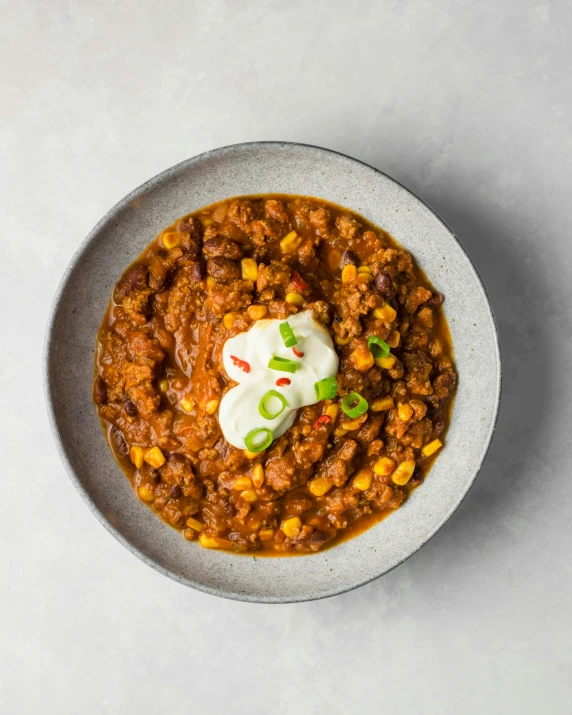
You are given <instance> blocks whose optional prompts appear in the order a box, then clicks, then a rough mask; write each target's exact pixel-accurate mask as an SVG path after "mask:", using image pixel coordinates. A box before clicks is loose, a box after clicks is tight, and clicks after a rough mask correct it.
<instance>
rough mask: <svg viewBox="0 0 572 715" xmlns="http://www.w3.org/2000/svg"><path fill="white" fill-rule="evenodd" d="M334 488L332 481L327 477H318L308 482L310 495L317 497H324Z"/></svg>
mask: <svg viewBox="0 0 572 715" xmlns="http://www.w3.org/2000/svg"><path fill="white" fill-rule="evenodd" d="M331 488H332V481H331V480H330V479H326V477H316V478H315V479H312V480H310V481H309V482H308V489H309V490H310V494H313V495H314V496H315V497H323V496H324V494H325V493H326V492H328V491H329V490H330V489H331Z"/></svg>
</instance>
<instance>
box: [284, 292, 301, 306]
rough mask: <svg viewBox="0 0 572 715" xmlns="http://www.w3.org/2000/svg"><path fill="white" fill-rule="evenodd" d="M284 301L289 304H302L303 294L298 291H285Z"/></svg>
mask: <svg viewBox="0 0 572 715" xmlns="http://www.w3.org/2000/svg"><path fill="white" fill-rule="evenodd" d="M285 301H286V302H287V303H289V304H290V305H298V306H300V305H304V296H302V295H300V293H286V298H285Z"/></svg>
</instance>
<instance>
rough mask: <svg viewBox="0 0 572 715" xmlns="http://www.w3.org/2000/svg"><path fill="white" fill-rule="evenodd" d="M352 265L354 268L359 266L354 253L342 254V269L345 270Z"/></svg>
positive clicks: (345, 252)
mask: <svg viewBox="0 0 572 715" xmlns="http://www.w3.org/2000/svg"><path fill="white" fill-rule="evenodd" d="M350 263H351V264H353V265H354V266H357V264H358V263H359V259H358V257H357V256H356V254H355V253H354V252H353V251H349V250H348V251H344V252H343V253H342V257H341V258H340V267H341V268H343V267H344V266H347V265H349V264H350Z"/></svg>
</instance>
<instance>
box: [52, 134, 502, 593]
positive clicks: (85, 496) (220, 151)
mask: <svg viewBox="0 0 572 715" xmlns="http://www.w3.org/2000/svg"><path fill="white" fill-rule="evenodd" d="M270 146H273V147H276V148H279V149H280V148H286V147H301V148H304V149H312V150H317V151H318V152H324V153H326V154H333V155H336V156H339V157H342V158H344V159H347V160H349V161H351V162H356V163H358V164H361V165H362V166H364V167H366V168H368V169H371V170H372V171H374V172H375V173H377V174H379V175H380V176H383V177H384V178H385V179H387V180H388V181H390V182H392V183H393V184H396V185H397V186H398V187H400V188H401V189H402V190H403V191H406V192H407V193H408V194H409V195H410V196H412V197H414V198H415V199H417V201H419V202H420V203H421V204H422V205H423V206H424V207H426V208H427V209H428V210H429V211H430V212H431V213H432V214H433V216H434V218H435V219H436V220H437V221H438V222H439V223H440V224H441V225H442V226H443V227H444V228H445V230H446V231H447V232H448V233H449V235H450V236H451V237H452V238H453V240H454V241H455V242H456V243H457V245H458V247H459V248H460V250H461V252H462V253H463V254H464V257H465V259H466V261H467V263H468V265H469V267H470V269H471V271H472V273H473V275H474V277H475V279H476V281H477V284H478V285H479V287H480V289H481V291H482V293H483V295H484V297H485V302H486V306H487V308H488V311H489V317H490V319H491V325H492V329H493V334H494V343H495V352H496V355H495V358H496V359H495V362H496V364H497V366H498V379H497V385H496V387H497V390H496V392H497V399H496V402H495V405H494V412H493V415H492V419H491V424H490V428H489V431H488V433H487V436H486V439H485V441H484V443H483V448H482V450H481V454H480V457H479V460H478V462H477V465H476V468H475V470H474V472H473V474H472V478H471V480H470V481H469V482H468V483H467V485H466V486H465V488H464V490H463V492H462V493H460V494H459V495H458V497H457V499H456V501H455V503H453V504H452V506H451V508H450V509H449V511H448V512H447V513H446V514H445V515H444V517H443V518H442V519H441V520H440V521H439V522H438V523H437V524H436V525H435V526H434V527H433V528H432V529H431V530H430V531H429V532H428V533H427V534H426V535H425V536H424V538H423V540H422V541H421V543H420V544H419V545H418V546H417V547H416V548H415V549H414V550H413V551H411V553H409V554H408V555H407V556H405V557H404V558H402V559H401V560H400V561H398V562H397V563H396V564H394V565H393V566H392V567H391V568H389V569H386V570H385V571H382V572H381V573H379V574H376V575H374V576H371V577H368V578H366V579H364V580H363V581H360V582H359V583H355V584H352V585H351V586H348V587H347V588H341V589H340V588H334V589H331V590H330V591H326V592H323V593H321V594H320V595H317V596H303V597H300V598H290V597H287V598H281V597H276V596H272V597H265V596H250V595H245V594H241V593H238V592H233V591H228V590H224V589H222V588H212V587H210V586H205V585H203V584H201V583H198V582H196V581H193V580H191V579H189V578H187V577H185V576H181V575H180V574H178V573H176V572H175V571H172V570H171V569H169V568H167V567H165V566H162V565H161V564H159V563H158V562H156V561H155V560H154V559H152V558H151V557H150V556H148V555H147V554H145V553H144V552H142V551H141V550H140V549H138V548H137V547H136V546H134V545H133V544H132V543H131V542H130V541H129V540H128V539H127V537H125V536H123V534H121V532H120V531H119V530H118V529H117V528H116V527H115V526H114V525H113V524H112V523H111V522H110V521H109V520H108V519H107V517H106V516H105V515H104V514H103V513H102V512H101V511H100V510H99V508H98V507H97V506H96V504H95V503H94V502H93V500H92V498H91V497H90V495H89V493H88V491H87V490H86V489H85V488H84V486H83V484H82V483H81V481H80V479H79V477H78V476H77V474H76V473H75V470H74V468H73V466H72V464H71V462H70V460H69V458H68V455H67V453H66V450H65V448H64V444H63V440H62V438H61V436H60V430H59V428H58V424H57V418H56V413H55V409H54V400H53V396H52V391H53V387H52V383H51V378H50V374H51V362H52V353H53V351H52V346H53V329H54V324H55V320H56V316H57V314H58V311H59V308H60V304H61V302H62V299H63V297H64V294H65V291H66V288H67V286H68V283H69V280H70V278H71V276H72V274H73V272H74V270H75V268H76V266H77V264H78V263H79V261H80V259H81V257H82V256H83V254H84V253H85V251H86V250H87V248H88V247H89V245H90V244H91V243H92V241H93V240H94V239H95V238H96V237H97V235H98V233H99V232H100V230H101V229H102V228H103V227H104V226H105V225H106V224H107V223H108V222H109V221H110V220H111V219H112V218H113V217H114V216H115V215H116V214H117V213H118V212H120V211H121V210H122V209H124V208H125V207H126V206H128V205H129V204H130V203H131V202H132V201H133V200H134V199H137V198H139V197H140V196H141V195H142V194H144V193H146V192H147V191H148V190H149V189H152V188H153V187H154V186H155V185H157V184H160V183H162V182H163V181H164V180H166V179H169V178H171V177H173V176H175V175H177V174H178V173H179V172H182V171H184V170H185V169H187V168H188V167H190V166H193V165H194V164H197V163H199V162H201V161H204V160H205V159H212V158H216V157H219V156H222V155H224V154H228V153H232V152H234V151H236V150H250V149H261V148H264V147H270ZM43 378H44V379H43V385H44V397H45V401H46V409H47V413H48V420H49V423H50V428H51V431H52V435H53V438H54V441H55V443H56V448H57V451H58V453H59V456H60V459H61V461H62V463H63V465H64V468H65V470H66V472H67V474H68V476H69V478H70V480H71V482H72V484H73V485H74V487H75V488H76V490H77V491H78V492H79V495H80V496H81V498H82V500H83V501H84V503H85V504H86V505H87V506H88V508H89V510H90V511H91V512H92V514H94V515H95V516H96V518H97V519H98V521H99V522H100V523H101V524H102V525H103V526H104V527H105V528H106V530H107V531H108V532H109V533H110V534H111V535H112V536H113V537H114V538H115V539H116V540H117V541H119V543H120V544H122V545H123V546H124V547H125V548H126V549H128V551H130V552H131V553H132V554H134V555H135V556H137V557H138V558H139V559H141V560H142V561H143V562H144V563H145V564H147V565H148V566H150V567H151V568H153V569H155V570H156V571H158V572H159V573H161V574H163V575H164V576H167V577H168V578H170V579H172V580H173V581H176V582H177V583H180V584H183V585H185V586H188V587H190V588H193V589H195V590H197V591H201V592H203V593H207V594H209V595H213V596H218V597H220V598H226V599H229V600H233V601H243V602H249V603H269V604H286V603H301V602H305V601H314V600H322V599H324V598H331V597H332V596H337V595H340V594H343V593H348V592H349V591H353V590H354V589H357V588H360V587H361V586H364V585H366V584H368V583H371V582H372V581H375V580H376V579H378V578H381V577H382V576H384V575H385V574H387V573H389V572H390V571H393V569H395V568H397V567H398V566H400V565H401V564H403V563H404V562H405V561H407V560H408V559H409V558H411V556H413V555H414V554H416V553H417V552H418V551H419V550H420V549H422V548H423V546H425V545H426V544H427V543H429V541H431V539H432V538H433V537H434V536H435V534H437V532H438V531H440V530H441V529H442V528H443V527H444V526H445V524H446V523H447V522H448V521H449V520H450V519H451V517H452V516H453V515H454V514H455V512H456V511H457V509H458V508H459V507H460V506H461V504H462V503H463V502H464V500H465V499H466V497H467V495H468V493H469V491H470V490H471V488H472V487H473V485H474V483H475V480H476V479H477V477H478V475H479V473H480V471H481V468H482V466H483V464H484V461H485V459H486V457H487V455H488V453H489V450H490V447H491V444H492V441H493V438H494V435H495V432H496V428H497V422H498V415H499V410H500V405H501V401H502V385H503V367H502V354H501V347H500V340H499V332H498V327H497V321H496V318H495V314H494V311H493V307H492V304H491V301H490V299H489V295H488V292H487V290H486V287H485V285H484V283H483V280H482V278H481V276H480V274H479V272H478V270H477V268H476V266H475V264H474V263H473V260H472V259H471V257H470V255H469V253H468V252H467V250H466V249H465V247H464V246H463V244H462V243H461V241H460V239H459V238H458V236H457V235H456V234H455V232H454V231H453V230H452V229H451V228H450V227H449V226H448V225H447V223H446V222H445V221H443V219H442V218H441V217H440V216H439V215H438V214H437V212H436V211H435V210H434V209H433V208H432V207H431V206H430V205H429V204H427V202H426V201H424V200H423V199H421V198H420V197H419V196H418V195H417V194H416V193H415V192H413V191H411V189H409V188H407V187H406V186H404V185H403V184H402V183H401V182H400V181H398V180H397V179H394V178H393V177H391V176H389V175H388V174H386V173H385V172H383V171H381V170H380V169H377V168H376V167H374V166H372V165H371V164H368V163H367V162H365V161H361V160H360V159H356V158H355V157H352V156H350V155H348V154H345V153H343V152H340V151H336V150H334V149H329V148H326V147H321V146H317V145H315V144H306V143H303V142H291V141H279V140H268V141H253V142H240V143H237V144H228V145H226V146H223V147H217V148H215V149H210V150H208V151H205V152H202V153H201V154H197V155H196V156H193V157H190V158H189V159H185V160H183V161H181V162H178V163H177V164H174V165H173V166H171V167H169V168H167V169H164V170H163V171H161V172H159V173H158V174H156V175H155V176H153V177H152V178H151V179H148V180H147V181H145V182H144V183H142V184H140V185H139V186H138V187H136V188H135V189H133V190H132V191H130V192H129V193H128V194H126V195H125V196H124V197H123V198H122V199H120V200H119V201H118V202H116V203H115V204H114V205H113V206H112V207H111V208H110V209H109V210H108V211H107V212H106V213H105V214H104V216H103V217H102V218H101V219H100V220H99V221H98V222H97V223H96V224H95V226H94V227H93V228H92V229H91V231H90V232H89V233H88V234H87V236H86V237H85V238H84V239H83V240H82V241H81V243H80V244H79V246H78V248H77V249H76V250H75V252H74V254H73V255H72V258H71V260H70V261H69V263H68V265H67V267H66V269H65V271H64V273H63V275H62V277H61V279H60V281H59V283H58V287H57V289H56V292H55V295H54V298H53V301H52V304H51V306H50V311H49V315H48V321H47V324H46V332H45V338H44V348H43ZM334 548H335V547H334ZM312 555H313V554H309V555H306V556H308V557H311V556H312ZM240 558H244V556H240Z"/></svg>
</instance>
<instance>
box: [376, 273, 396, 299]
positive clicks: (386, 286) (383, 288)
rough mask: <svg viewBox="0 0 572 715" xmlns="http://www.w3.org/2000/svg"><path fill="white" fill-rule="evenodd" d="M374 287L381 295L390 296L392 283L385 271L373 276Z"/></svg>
mask: <svg viewBox="0 0 572 715" xmlns="http://www.w3.org/2000/svg"><path fill="white" fill-rule="evenodd" d="M375 287H376V288H377V290H378V291H379V292H380V293H381V294H382V295H391V293H392V292H393V282H392V280H391V276H390V275H389V273H387V272H386V271H380V272H379V273H377V274H376V276H375Z"/></svg>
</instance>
